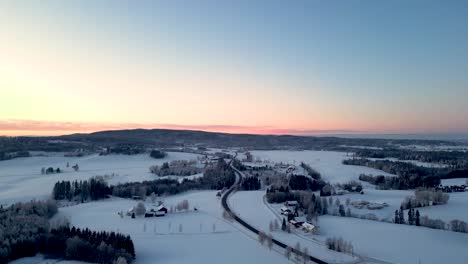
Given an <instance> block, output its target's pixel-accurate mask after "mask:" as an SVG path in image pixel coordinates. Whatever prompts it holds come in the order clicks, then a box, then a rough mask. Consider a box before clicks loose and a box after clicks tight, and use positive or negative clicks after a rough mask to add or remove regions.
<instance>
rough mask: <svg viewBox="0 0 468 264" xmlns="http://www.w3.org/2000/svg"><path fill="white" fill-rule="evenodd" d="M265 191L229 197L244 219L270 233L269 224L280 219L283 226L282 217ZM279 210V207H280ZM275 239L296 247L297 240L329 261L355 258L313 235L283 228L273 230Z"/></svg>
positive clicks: (334, 261) (232, 205)
mask: <svg viewBox="0 0 468 264" xmlns="http://www.w3.org/2000/svg"><path fill="white" fill-rule="evenodd" d="M264 194H265V192H264V191H240V192H236V193H235V194H233V195H232V196H231V197H230V199H229V206H230V207H231V209H232V210H233V211H234V212H235V213H236V214H237V215H238V216H239V217H240V218H242V219H243V220H245V221H246V222H247V223H249V224H251V225H252V226H254V227H256V228H257V229H259V230H262V231H264V232H266V233H270V231H269V224H270V222H271V221H274V220H278V223H279V225H280V226H281V221H282V218H281V217H279V216H278V215H276V214H275V213H273V211H272V210H271V209H269V208H268V207H267V205H266V204H265V203H266V202H264V201H263V196H264ZM278 212H279V209H278ZM271 233H272V235H273V237H274V238H275V239H278V240H279V241H281V242H283V243H286V244H288V245H290V246H291V247H294V246H295V245H296V243H297V242H299V243H300V244H301V246H302V247H304V246H307V248H308V250H309V253H310V254H311V255H313V256H315V257H317V258H319V259H321V260H325V261H329V262H333V263H336V262H339V263H340V262H341V263H342V262H350V261H352V260H353V259H354V258H353V257H352V256H350V255H345V254H341V253H338V252H335V251H331V250H328V249H327V248H326V247H325V246H324V245H323V243H321V242H319V241H316V240H314V237H313V236H312V235H310V234H309V235H306V234H305V233H303V232H301V235H296V234H294V233H291V234H288V233H286V232H283V231H281V230H278V231H274V232H271Z"/></svg>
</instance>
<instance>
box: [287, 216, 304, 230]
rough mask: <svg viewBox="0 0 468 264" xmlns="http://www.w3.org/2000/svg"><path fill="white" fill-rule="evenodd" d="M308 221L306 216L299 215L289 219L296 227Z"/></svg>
mask: <svg viewBox="0 0 468 264" xmlns="http://www.w3.org/2000/svg"><path fill="white" fill-rule="evenodd" d="M306 222H307V219H306V218H305V216H298V217H294V218H293V219H291V220H289V223H291V224H292V225H293V226H295V227H296V228H297V227H301V226H302V224H303V223H306Z"/></svg>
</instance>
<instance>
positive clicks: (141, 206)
mask: <svg viewBox="0 0 468 264" xmlns="http://www.w3.org/2000/svg"><path fill="white" fill-rule="evenodd" d="M145 213H146V207H145V205H144V204H143V203H142V202H139V203H138V204H137V206H136V208H135V214H136V215H138V216H142V215H144V214H145Z"/></svg>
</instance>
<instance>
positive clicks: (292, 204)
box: [284, 201, 299, 207]
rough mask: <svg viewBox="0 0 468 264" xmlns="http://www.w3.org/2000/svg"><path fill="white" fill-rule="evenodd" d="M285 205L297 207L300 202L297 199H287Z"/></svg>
mask: <svg viewBox="0 0 468 264" xmlns="http://www.w3.org/2000/svg"><path fill="white" fill-rule="evenodd" d="M284 205H286V206H292V207H296V206H298V205H299V203H298V202H297V201H286V202H285V203H284Z"/></svg>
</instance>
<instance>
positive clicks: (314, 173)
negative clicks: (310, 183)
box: [301, 162, 322, 180]
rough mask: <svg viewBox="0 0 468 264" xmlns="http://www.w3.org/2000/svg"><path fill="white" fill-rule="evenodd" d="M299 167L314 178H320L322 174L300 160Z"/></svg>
mask: <svg viewBox="0 0 468 264" xmlns="http://www.w3.org/2000/svg"><path fill="white" fill-rule="evenodd" d="M301 167H302V168H303V169H304V170H305V171H306V172H307V174H308V175H309V176H310V177H312V178H313V179H314V180H321V179H322V175H320V173H319V172H318V171H316V170H314V169H313V168H312V167H311V166H310V165H308V164H306V163H304V162H301Z"/></svg>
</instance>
